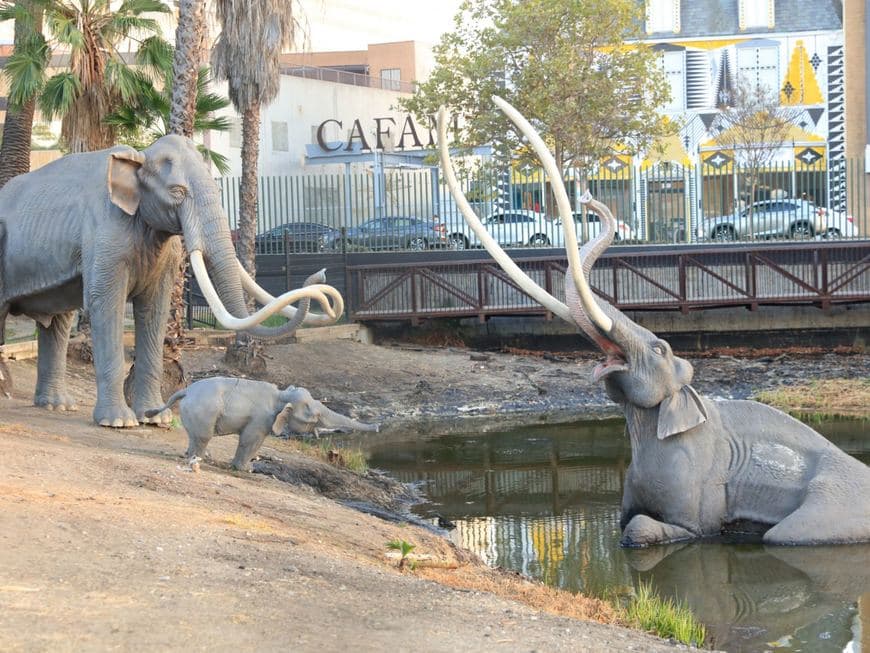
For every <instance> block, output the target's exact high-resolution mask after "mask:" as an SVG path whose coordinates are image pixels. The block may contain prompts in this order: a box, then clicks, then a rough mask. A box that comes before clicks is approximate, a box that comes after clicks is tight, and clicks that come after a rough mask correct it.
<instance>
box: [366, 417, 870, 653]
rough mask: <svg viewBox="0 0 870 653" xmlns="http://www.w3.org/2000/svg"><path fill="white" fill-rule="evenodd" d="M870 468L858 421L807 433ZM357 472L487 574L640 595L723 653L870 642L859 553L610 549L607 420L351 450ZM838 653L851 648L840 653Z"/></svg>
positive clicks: (862, 548) (619, 457) (614, 480)
mask: <svg viewBox="0 0 870 653" xmlns="http://www.w3.org/2000/svg"><path fill="white" fill-rule="evenodd" d="M813 427H814V428H816V429H817V430H818V431H820V432H821V433H823V434H824V435H825V436H826V437H828V438H830V439H831V440H832V441H833V442H834V443H835V444H837V445H838V446H840V447H841V448H843V449H844V450H845V451H847V452H848V453H850V454H852V455H854V456H855V457H857V458H859V459H860V460H862V461H863V462H864V463H865V464H866V463H868V462H870V428H868V426H867V424H866V423H865V422H857V421H848V422H844V421H841V422H831V423H823V424H813ZM360 444H361V445H362V447H363V449H364V451H365V453H366V455H367V458H368V461H369V465H370V466H371V467H374V468H378V469H382V470H385V471H387V472H388V473H390V474H391V475H393V476H394V477H395V478H397V479H399V480H401V481H404V482H406V483H413V484H418V485H419V486H420V489H421V490H422V492H423V493H424V494H425V495H426V496H427V497H428V502H427V503H424V504H422V505H419V506H417V507H416V508H415V512H417V513H418V514H419V515H420V516H421V517H423V518H424V519H428V520H431V521H432V522H433V523H439V522H440V523H441V524H443V525H447V526H451V525H455V528H452V529H451V530H449V535H448V536H449V537H450V538H452V539H453V540H454V541H455V542H456V543H457V544H459V545H461V546H463V547H465V548H467V549H470V550H472V551H474V552H476V553H477V554H478V555H479V556H480V557H481V558H483V559H484V560H485V561H486V562H487V563H489V564H490V565H493V566H499V567H504V568H506V569H511V570H516V571H518V572H521V573H523V574H525V575H527V576H530V577H533V578H537V579H540V580H542V581H544V582H545V583H547V584H549V585H553V586H556V587H561V588H564V589H567V590H570V591H572V592H583V593H585V594H589V595H593V596H599V597H605V598H607V597H613V596H627V595H629V594H630V593H631V591H632V588H636V587H637V585H638V584H639V583H640V582H641V581H644V582H651V583H652V585H653V588H654V589H655V590H656V591H657V592H658V593H659V594H660V595H662V596H663V597H673V598H675V599H679V600H681V601H683V602H685V603H687V604H688V605H689V607H690V608H691V609H692V611H693V612H694V614H695V615H696V616H697V617H698V618H699V619H700V620H701V621H702V622H703V623H704V624H705V625H706V626H707V631H708V633H709V636H710V639H711V640H712V641H711V642H709V643H711V644H712V645H713V646H715V647H716V648H720V649H725V650H727V651H733V652H739V651H747V652H748V651H772V650H778V651H798V650H800V651H804V652H807V653H808V652H827V651H832V652H834V651H836V652H838V653H839V652H840V651H844V650H854V647H855V645H856V643H855V642H853V641H852V640H853V639H854V638H855V634H854V630H853V629H856V624H857V623H858V621H859V620H860V621H861V622H862V623H863V628H864V631H865V637H866V632H867V631H868V630H870V595H867V596H865V598H864V599H863V600H862V601H861V602H860V603H861V606H862V607H861V608H860V610H861V611H862V614H861V616H860V619H859V617H858V614H859V607H858V605H859V598H860V597H861V596H862V595H863V594H865V593H870V544H868V545H851V546H836V547H770V546H763V545H761V544H758V543H745V542H744V543H734V542H731V543H727V542H726V543H723V542H716V543H712V542H704V543H695V544H675V545H666V546H658V547H652V548H648V549H641V550H631V549H624V548H621V547H620V546H619V537H620V529H619V506H620V500H621V497H622V484H623V480H624V479H625V473H626V469H627V467H628V464H629V462H630V459H631V449H630V447H629V444H628V441H627V439H626V438H625V437H624V423H623V422H622V421H621V420H613V421H605V422H601V421H597V422H583V423H578V424H571V425H558V426H534V427H526V428H521V429H516V430H511V431H506V432H493V433H485V434H480V433H474V434H466V435H443V436H417V435H413V436H408V438H407V439H402V437H401V436H398V437H391V438H390V439H389V440H387V441H378V439H377V438H376V437H375V438H366V439H365V440H363V441H362V442H361V443H360ZM850 647H851V648H850Z"/></svg>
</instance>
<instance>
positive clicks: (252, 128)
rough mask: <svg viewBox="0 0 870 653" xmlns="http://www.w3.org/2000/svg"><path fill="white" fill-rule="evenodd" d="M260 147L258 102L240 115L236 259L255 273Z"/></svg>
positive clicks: (249, 271) (251, 273)
mask: <svg viewBox="0 0 870 653" xmlns="http://www.w3.org/2000/svg"><path fill="white" fill-rule="evenodd" d="M259 149H260V105H259V104H255V105H253V106H250V107H248V108H246V109H245V112H244V113H243V114H242V181H241V187H240V188H239V242H238V252H239V260H240V261H241V262H242V265H243V266H245V270H247V271H248V274H250V275H251V276H252V277H253V276H255V275H256V261H255V259H254V238H255V237H256V235H257V157H258V155H259Z"/></svg>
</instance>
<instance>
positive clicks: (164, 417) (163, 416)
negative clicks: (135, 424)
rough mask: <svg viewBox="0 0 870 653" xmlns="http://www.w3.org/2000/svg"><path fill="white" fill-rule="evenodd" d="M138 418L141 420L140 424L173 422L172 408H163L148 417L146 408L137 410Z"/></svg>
mask: <svg viewBox="0 0 870 653" xmlns="http://www.w3.org/2000/svg"><path fill="white" fill-rule="evenodd" d="M136 419H138V420H139V423H140V424H172V419H173V415H172V410H171V409H169V408H167V409H166V410H161V411H160V412H159V413H157V414H156V415H152V416H151V417H147V416H146V415H145V409H143V410H141V411H140V410H137V411H136Z"/></svg>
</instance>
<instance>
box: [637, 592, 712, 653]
mask: <svg viewBox="0 0 870 653" xmlns="http://www.w3.org/2000/svg"><path fill="white" fill-rule="evenodd" d="M621 612H622V616H623V620H624V621H625V622H626V623H627V624H629V625H630V626H633V627H635V628H640V629H642V630H646V631H649V632H653V633H655V634H656V635H658V636H659V637H666V638H667V637H669V638H673V639H675V640H677V641H678V642H682V643H683V644H687V645H690V646H698V647H700V646H703V645H704V640H705V639H706V638H707V629H706V628H705V627H704V624H702V623H701V622H699V621H698V620H697V618H696V617H695V615H694V614H692V611H691V610H690V609H689V607H688V606H687V605H685V604H684V603H682V602H681V601H674V600H673V599H663V598H661V597H660V596H659V595H658V594H657V593H656V592H655V590H653V588H652V584H651V583H645V582H641V583H640V584H639V585H638V586H637V589H636V590H635V592H634V593H633V595H632V597H631V598H630V599H629V601H628V605H626V606H625V607H624V608H622V609H621Z"/></svg>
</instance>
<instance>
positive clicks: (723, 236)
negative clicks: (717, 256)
mask: <svg viewBox="0 0 870 653" xmlns="http://www.w3.org/2000/svg"><path fill="white" fill-rule="evenodd" d="M713 240H723V241H725V240H737V235H736V234H735V233H734V228H733V227H730V226H729V225H727V224H720V225H719V226H718V227H716V228H715V229H714V230H713Z"/></svg>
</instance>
